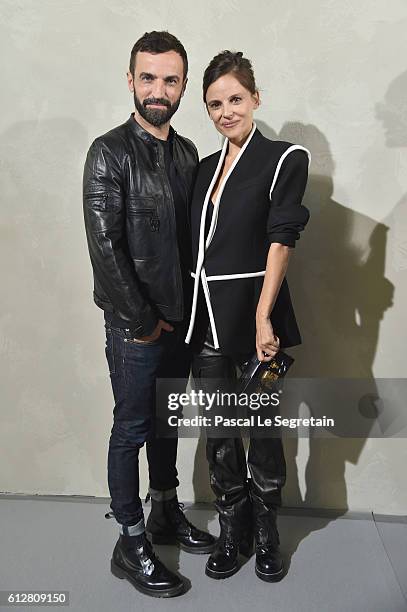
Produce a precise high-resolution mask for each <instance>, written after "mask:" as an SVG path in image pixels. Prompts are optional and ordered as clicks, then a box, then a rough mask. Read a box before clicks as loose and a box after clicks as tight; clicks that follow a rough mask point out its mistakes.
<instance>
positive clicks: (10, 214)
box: [0, 117, 107, 494]
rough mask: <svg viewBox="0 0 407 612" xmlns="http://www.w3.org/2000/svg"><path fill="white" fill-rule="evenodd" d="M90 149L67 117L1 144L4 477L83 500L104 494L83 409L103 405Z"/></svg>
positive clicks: (100, 461) (100, 460) (98, 425)
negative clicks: (95, 341) (95, 342)
mask: <svg viewBox="0 0 407 612" xmlns="http://www.w3.org/2000/svg"><path fill="white" fill-rule="evenodd" d="M87 146H88V134H87V131H86V129H85V128H84V127H83V126H82V125H81V124H80V123H78V122H77V121H75V120H73V119H71V118H68V117H59V118H56V119H52V120H47V121H21V122H19V123H16V124H14V125H12V126H11V127H10V128H9V129H8V130H7V131H5V132H4V133H3V134H2V135H1V139H0V155H1V159H2V163H1V167H0V176H1V183H2V199H3V202H4V205H3V210H2V229H1V253H2V257H1V260H2V276H3V284H4V285H5V286H6V287H7V291H6V292H4V293H3V295H2V316H1V321H0V325H1V336H2V341H3V349H4V350H3V351H2V353H3V365H2V372H3V376H4V379H5V383H4V384H3V387H2V393H3V401H4V402H5V404H6V405H7V406H9V407H12V409H11V408H10V409H9V410H8V412H7V414H6V416H5V419H6V420H7V422H8V425H9V435H8V436H7V439H6V438H5V437H3V438H2V446H3V448H4V450H6V451H7V453H6V454H7V459H8V461H9V462H10V468H9V475H8V476H7V478H10V480H11V483H13V482H18V483H19V486H20V487H21V489H19V491H20V490H22V492H25V493H40V494H41V493H48V492H49V493H55V492H59V493H67V494H71V493H73V494H81V493H82V494H88V493H89V487H91V486H92V484H91V483H92V482H97V483H98V488H99V490H100V491H101V492H102V491H103V487H104V463H105V458H104V453H105V446H106V441H105V432H104V431H103V428H104V422H105V421H104V419H99V420H98V422H89V413H88V412H87V410H84V408H86V407H87V406H89V405H98V404H99V405H103V402H104V403H105V404H107V398H106V397H103V395H105V388H106V386H105V385H101V384H100V362H97V360H96V361H95V358H94V350H90V349H92V348H93V347H89V345H90V343H89V341H88V340H87V336H89V334H88V331H89V323H90V319H89V316H88V314H89V313H92V314H93V317H94V316H95V314H96V312H95V311H94V310H93V306H92V290H91V286H90V285H89V282H90V279H91V273H90V264H89V268H86V269H85V267H84V261H85V258H86V266H88V260H87V251H86V238H85V231H84V228H83V213H82V169H83V160H84V151H85V150H86V148H87ZM87 272H88V276H89V280H88V278H87ZM85 303H87V304H89V305H90V307H89V309H88V310H87V309H86V308H84V304H85ZM87 317H88V318H87ZM102 331H103V328H102V330H101V333H102ZM101 359H102V358H101ZM98 376H99V384H97V383H98ZM95 414H96V413H95ZM90 439H92V440H94V441H93V443H92V448H96V447H97V440H98V439H99V441H100V455H97V456H95V453H89V440H90ZM102 453H103V455H102ZM27 457H30V460H29V461H28V462H27ZM55 462H58V465H59V467H58V469H56V467H55ZM70 479H71V480H70ZM10 490H13V489H10Z"/></svg>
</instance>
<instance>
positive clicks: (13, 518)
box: [0, 495, 407, 612]
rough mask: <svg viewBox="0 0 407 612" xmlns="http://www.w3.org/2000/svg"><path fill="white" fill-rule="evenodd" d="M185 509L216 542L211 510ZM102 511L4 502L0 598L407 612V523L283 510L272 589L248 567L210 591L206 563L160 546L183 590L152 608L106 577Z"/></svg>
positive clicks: (110, 531)
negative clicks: (280, 573) (53, 595)
mask: <svg viewBox="0 0 407 612" xmlns="http://www.w3.org/2000/svg"><path fill="white" fill-rule="evenodd" d="M185 507H186V513H187V516H188V518H189V519H190V520H191V521H192V522H195V524H196V525H198V526H199V527H201V528H208V529H209V531H210V532H211V533H213V534H215V535H216V534H217V533H218V525H217V520H216V515H215V513H214V511H213V509H212V507H211V506H210V505H203V504H201V505H195V506H193V505H191V504H186V505H185ZM108 510H109V500H107V499H95V498H75V497H57V498H55V497H28V496H10V495H8V496H6V495H4V496H1V497H0V524H1V531H0V590H3V591H5V590H7V591H9V590H25V591H26V590H31V591H32V590H36V591H44V590H45V591H47V590H50V591H58V590H63V591H69V608H68V609H69V610H71V612H93V611H95V612H104V611H108V612H119V611H120V612H121V611H123V612H125V611H130V610H131V611H132V610H137V611H146V612H147V611H152V610H158V609H160V610H165V611H167V610H168V611H170V610H180V611H181V612H183V611H188V612H189V611H191V612H192V611H193V612H200V611H201V610H202V611H204V610H205V611H207V610H213V611H215V610H216V611H217V610H222V611H225V612H228V611H229V610H237V611H239V610H242V611H243V610H245V611H247V610H249V609H250V610H251V612H254V611H257V610H270V611H273V612H315V611H318V612H336V611H338V612H339V611H340V612H364V611H366V612H407V519H406V517H387V516H374V515H373V514H370V513H366V514H355V513H347V514H345V515H338V514H335V513H332V512H331V513H329V512H326V511H325V512H323V511H320V512H318V511H310V510H298V509H289V508H285V509H282V511H281V514H280V517H279V530H280V535H281V541H282V551H283V555H284V558H285V562H286V565H287V567H288V572H287V574H286V576H285V578H284V579H283V580H282V581H281V582H279V583H275V584H268V583H264V582H262V581H260V580H259V579H258V578H257V577H256V576H255V574H254V558H251V559H250V560H249V561H247V562H246V563H245V564H244V565H243V566H242V567H241V569H240V571H239V572H238V573H237V574H235V575H234V576H232V577H231V578H229V579H226V580H219V581H215V580H212V579H210V578H208V577H206V576H205V574H204V571H203V570H204V564H205V560H206V556H205V555H204V556H202V555H191V554H187V553H185V552H180V551H179V549H177V548H175V547H168V546H157V547H156V552H157V553H158V556H159V557H160V558H161V559H162V560H163V561H164V562H165V563H167V564H168V566H169V567H170V568H171V569H173V570H176V571H178V572H179V573H180V574H181V575H182V576H183V577H184V578H185V579H186V581H187V584H188V590H187V592H186V593H185V594H184V595H182V596H181V597H177V598H173V599H156V598H154V599H153V598H150V597H148V596H145V595H142V594H140V593H138V592H137V591H136V590H135V589H134V588H133V587H132V586H131V584H129V583H128V582H127V581H125V580H118V579H117V578H115V577H114V576H113V575H112V574H111V573H110V567H109V561H110V554H111V551H112V549H113V546H114V544H115V541H116V539H117V533H118V531H117V524H116V522H115V520H114V519H110V520H106V519H105V518H104V514H105V512H107V511H108ZM148 510H149V507H148V506H146V514H147V513H148ZM3 597H4V596H3ZM27 607H28V606H22V605H14V606H4V607H3V606H0V608H1V610H3V609H4V610H8V609H10V610H14V611H17V610H23V609H27ZM47 608H48V609H49V608H51V609H57V607H55V606H47ZM35 609H38V608H37V607H35Z"/></svg>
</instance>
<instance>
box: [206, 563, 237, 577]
mask: <svg viewBox="0 0 407 612" xmlns="http://www.w3.org/2000/svg"><path fill="white" fill-rule="evenodd" d="M239 567H240V566H239V564H236V566H235V567H233V568H232V569H230V570H226V571H225V572H218V571H216V570H211V569H209V567H205V574H206V575H207V576H209V578H214V579H215V580H223V578H229V577H230V576H233V574H236V572H237V571H239Z"/></svg>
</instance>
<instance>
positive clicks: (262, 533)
mask: <svg viewBox="0 0 407 612" xmlns="http://www.w3.org/2000/svg"><path fill="white" fill-rule="evenodd" d="M251 498H252V503H253V520H254V540H255V550H256V567H255V572H256V576H258V577H259V578H260V580H264V581H265V582H278V581H279V580H281V578H282V577H283V575H284V565H283V560H282V557H281V553H280V549H279V545H280V538H279V535H278V531H277V506H275V505H273V504H265V503H264V502H263V500H262V499H261V498H260V497H259V496H258V495H256V493H254V492H253V491H251Z"/></svg>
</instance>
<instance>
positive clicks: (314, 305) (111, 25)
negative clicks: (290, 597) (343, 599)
mask: <svg viewBox="0 0 407 612" xmlns="http://www.w3.org/2000/svg"><path fill="white" fill-rule="evenodd" d="M0 11H1V19H0V27H1V31H0V54H1V57H2V64H1V71H2V78H1V83H2V105H1V108H2V112H1V114H0V132H1V138H0V151H1V155H0V160H1V162H0V177H1V210H2V223H1V242H0V248H1V257H0V262H1V279H2V308H1V316H0V347H1V377H2V381H1V390H2V404H1V409H2V417H3V425H2V428H1V432H0V449H1V451H0V452H1V461H0V490H1V491H10V492H24V493H40V494H41V493H43V494H45V493H46V494H85V495H96V496H104V495H108V490H107V483H106V452H107V442H108V436H109V432H110V427H111V419H112V394H111V389H110V382H109V379H108V375H107V368H106V363H105V356H104V330H103V315H102V312H101V311H100V310H99V309H98V308H97V307H96V306H94V305H93V303H92V277H91V268H90V263H89V259H88V254H87V248H86V242H85V235H84V229H83V220H82V209H81V175H82V166H83V161H84V157H85V154H86V151H87V148H88V146H89V144H90V142H91V141H92V139H93V138H94V137H95V136H97V135H99V134H101V133H103V132H104V131H106V130H108V129H109V128H111V127H112V126H114V125H117V124H119V123H121V122H122V121H124V120H125V119H126V118H127V117H128V115H129V113H130V112H131V110H132V99H131V96H130V95H129V92H128V90H127V86H126V79H125V73H126V69H127V62H128V56H129V52H130V49H131V46H132V44H133V43H134V41H135V40H136V39H137V38H138V37H139V35H141V34H142V33H143V32H145V31H147V30H151V29H168V30H170V31H171V32H173V33H174V34H176V35H177V36H179V37H180V38H181V39H182V41H183V42H184V44H185V46H186V48H187V50H188V52H189V58H190V78H189V84H188V88H187V93H186V95H185V97H184V99H183V101H182V105H181V108H180V111H179V112H178V113H177V115H176V117H175V121H174V126H175V127H176V129H177V130H178V131H179V132H181V133H182V134H185V135H186V136H189V137H190V138H192V139H193V140H194V141H195V142H196V144H197V146H198V148H199V152H200V154H201V156H204V155H206V154H208V153H210V152H212V151H214V150H216V149H218V148H219V145H220V140H219V138H218V135H217V133H216V132H215V130H214V128H213V127H212V126H211V125H210V124H209V121H208V119H207V116H206V112H205V110H204V108H203V105H202V102H201V89H200V88H201V78H202V73H203V69H204V68H205V66H206V64H207V62H208V61H209V60H210V59H211V58H212V57H213V55H214V54H215V53H216V52H218V51H219V50H221V49H224V48H230V49H239V50H242V51H244V53H245V55H247V56H248V57H249V58H252V59H253V62H254V67H255V72H256V76H257V80H258V84H259V87H260V90H261V97H262V105H261V107H260V109H259V110H258V111H257V116H256V120H257V122H258V125H259V127H260V128H261V129H262V131H263V132H264V133H265V134H266V135H268V136H270V137H272V138H276V137H277V138H281V139H285V140H291V141H294V142H297V143H301V144H304V145H305V146H307V147H309V148H310V149H311V151H312V154H313V163H312V169H311V172H312V175H311V178H310V181H309V185H308V188H307V193H306V204H307V205H308V206H309V208H310V209H311V213H312V223H310V225H309V228H308V229H307V232H306V233H305V234H304V236H303V238H302V239H301V241H300V243H299V245H298V249H297V250H296V252H295V256H294V257H293V260H292V263H291V264H290V272H289V280H290V284H291V286H292V292H293V295H294V300H295V306H296V310H297V313H298V318H299V321H300V323H301V328H302V331H303V336H304V345H303V347H302V348H300V349H295V351H293V353H294V354H295V356H296V359H297V360H296V365H295V372H293V374H296V375H297V376H324V377H325V376H326V377H329V376H334V377H355V376H356V377H358V376H360V377H366V378H372V377H405V376H406V360H405V346H406V333H405V331H404V318H405V312H406V307H407V286H406V283H405V280H406V270H407V215H406V204H407V201H406V192H407V173H406V172H405V171H406V169H407V150H406V147H407V106H406V100H407V66H406V63H405V59H403V58H406V57H407V39H406V36H405V32H406V30H407V7H406V4H405V2H404V1H403V0H389V1H388V2H374V3H372V2H368V1H367V0H362V1H359V2H356V1H355V2H345V3H339V4H338V3H337V2H333V1H332V0H324V1H322V0H310V1H309V2H307V3H304V2H301V1H300V0H292V1H291V2H286V3H281V2H276V1H274V0H272V1H270V0H268V1H266V0H259V1H257V2H256V1H255V2H250V3H247V2H245V3H243V2H238V1H237V0H228V1H225V2H222V3H220V2H215V1H214V0H208V1H206V2H200V3H192V4H191V2H189V1H187V0H180V1H177V2H171V3H170V2H165V1H163V0H158V1H157V2H155V3H153V4H151V3H146V2H141V1H138V0H131V1H130V0H109V1H108V2H107V1H103V0H99V1H98V2H96V1H95V0H72V1H71V2H68V3H66V2H61V1H59V0H57V1H55V0H41V2H39V1H38V0H1V2H0ZM299 409H300V411H304V410H306V406H300V407H299ZM286 453H287V460H288V467H289V476H288V483H287V486H286V488H285V491H284V493H285V503H286V504H288V505H301V504H306V505H310V506H325V507H340V508H346V507H349V508H350V509H353V510H358V509H368V510H370V509H372V510H374V511H376V512H384V513H394V514H403V513H405V512H406V506H407V492H406V487H405V470H404V466H405V464H406V461H407V449H406V444H405V441H404V440H403V439H388V440H378V439H368V431H366V436H365V437H363V438H360V439H356V440H346V439H335V440H317V439H312V438H311V439H310V440H306V439H300V440H299V441H296V440H292V439H291V440H287V441H286ZM145 467H146V466H145V460H144V459H143V460H142V471H143V482H144V485H145V487H146V486H147V485H146V469H145ZM179 468H180V472H181V475H182V476H181V480H182V483H181V486H180V492H179V496H180V498H182V499H187V500H191V499H193V498H194V497H195V498H196V499H207V498H208V496H209V497H210V492H209V488H208V480H207V475H206V465H205V461H204V457H203V448H202V443H200V444H199V445H198V449H196V441H193V440H187V441H182V442H181V444H180V451H179Z"/></svg>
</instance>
